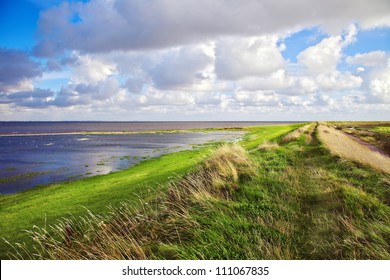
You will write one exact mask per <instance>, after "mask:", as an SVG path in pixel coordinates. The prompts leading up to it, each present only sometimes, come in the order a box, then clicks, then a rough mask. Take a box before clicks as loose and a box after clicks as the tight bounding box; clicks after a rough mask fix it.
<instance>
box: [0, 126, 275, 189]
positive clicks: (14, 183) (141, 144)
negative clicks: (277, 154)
mask: <svg viewBox="0 0 390 280" xmlns="http://www.w3.org/2000/svg"><path fill="white" fill-rule="evenodd" d="M266 124H275V122H273V123H269V122H0V135H1V136H0V193H1V194H10V193H16V192H19V191H22V190H26V189H29V188H33V187H35V186H37V185H40V184H48V183H54V182H60V181H67V180H74V179H77V178H82V177H87V176H93V175H96V174H106V173H109V172H112V171H118V170H122V169H125V168H128V167H130V166H132V165H134V164H136V163H138V162H140V161H141V160H143V159H146V158H151V157H156V156H160V155H162V154H165V153H169V152H173V151H179V150H184V149H191V148H193V146H194V145H197V144H203V143H206V142H209V141H220V140H234V139H237V138H239V137H240V136H241V132H223V131H212V132H208V133H203V132H180V133H158V134H152V133H139V134H117V135H115V134H105V135H104V134H100V135H99V134H91V135H88V134H66V133H80V132H87V133H88V132H92V131H93V132H96V131H101V132H108V131H112V132H118V131H119V132H121V131H141V130H174V129H191V128H210V127H222V128H227V127H245V126H255V125H256V126H257V125H266ZM64 133H65V134H64Z"/></svg>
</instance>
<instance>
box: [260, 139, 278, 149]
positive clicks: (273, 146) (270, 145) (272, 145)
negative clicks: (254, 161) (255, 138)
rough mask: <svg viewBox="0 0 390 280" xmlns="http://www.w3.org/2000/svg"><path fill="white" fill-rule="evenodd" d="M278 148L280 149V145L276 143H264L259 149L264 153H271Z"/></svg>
mask: <svg viewBox="0 0 390 280" xmlns="http://www.w3.org/2000/svg"><path fill="white" fill-rule="evenodd" d="M277 147H279V144H278V143H276V142H270V141H264V142H263V143H262V144H260V145H259V147H258V149H259V150H263V151H270V150H272V149H276V148H277Z"/></svg>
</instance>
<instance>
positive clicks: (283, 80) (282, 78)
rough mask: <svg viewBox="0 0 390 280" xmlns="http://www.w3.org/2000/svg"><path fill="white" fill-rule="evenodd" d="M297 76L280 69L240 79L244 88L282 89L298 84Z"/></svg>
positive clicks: (251, 89)
mask: <svg viewBox="0 0 390 280" xmlns="http://www.w3.org/2000/svg"><path fill="white" fill-rule="evenodd" d="M296 81H297V77H294V76H291V75H288V74H286V71H285V70H284V69H279V70H277V71H275V72H273V73H271V74H270V75H268V76H261V77H247V78H243V79H241V80H240V81H238V84H239V86H240V87H241V88H242V89H243V90H247V91H257V90H281V89H286V88H292V87H294V86H295V85H296Z"/></svg>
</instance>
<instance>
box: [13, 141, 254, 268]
mask: <svg viewBox="0 0 390 280" xmlns="http://www.w3.org/2000/svg"><path fill="white" fill-rule="evenodd" d="M254 172H255V167H254V164H253V162H252V161H251V160H250V159H249V157H248V155H247V153H246V151H245V150H244V149H243V148H242V147H241V146H239V145H238V144H233V145H227V144H226V145H223V146H221V147H219V148H218V149H217V150H216V151H215V152H214V153H213V155H212V156H211V157H210V158H209V159H207V160H206V161H205V162H204V164H203V165H201V166H200V167H199V168H198V169H197V170H196V171H195V172H192V173H190V174H188V175H187V176H185V177H184V178H182V179H181V180H178V181H177V182H174V183H171V184H170V186H169V191H168V193H161V194H157V197H159V199H156V200H155V201H154V202H153V203H149V204H148V203H144V202H142V203H141V204H137V205H131V204H126V203H124V204H122V205H121V207H117V208H111V212H110V214H109V215H104V216H101V215H96V214H93V213H91V212H89V213H88V215H87V216H85V217H73V218H68V219H63V220H62V221H61V222H59V223H58V224H56V225H52V226H50V227H49V228H36V229H35V230H33V231H30V234H31V236H32V238H33V240H34V242H35V246H34V248H33V249H31V248H29V249H26V248H25V247H24V246H23V245H21V244H17V245H16V246H15V249H16V253H15V254H14V255H12V258H22V256H24V255H27V256H28V257H29V258H31V259H56V260H59V259H77V260H80V259H88V260H94V259H105V260H110V259H153V258H167V259H175V258H177V256H176V255H175V254H176V253H175V252H173V251H172V250H171V249H169V246H165V245H164V244H181V243H182V242H187V241H189V240H191V239H193V238H194V236H192V234H193V232H194V231H195V230H194V229H196V227H197V226H198V224H197V222H196V221H195V220H194V219H193V218H192V217H191V215H190V213H189V211H190V209H191V205H192V203H193V201H194V200H195V201H198V202H199V201H201V202H202V201H205V202H206V203H207V201H209V200H210V199H230V198H231V196H232V194H233V192H234V191H237V190H238V188H239V182H240V180H242V179H244V178H247V177H250V176H252V175H253V174H254ZM21 251H24V252H23V254H21Z"/></svg>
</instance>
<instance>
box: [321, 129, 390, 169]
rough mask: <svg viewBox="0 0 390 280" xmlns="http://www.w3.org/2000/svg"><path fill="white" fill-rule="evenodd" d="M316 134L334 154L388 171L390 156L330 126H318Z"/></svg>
mask: <svg viewBox="0 0 390 280" xmlns="http://www.w3.org/2000/svg"><path fill="white" fill-rule="evenodd" d="M318 136H319V138H320V140H321V141H322V142H323V143H324V145H325V146H326V147H327V148H328V149H329V150H330V151H331V152H332V153H333V154H335V155H338V156H340V157H342V158H347V159H350V160H353V161H356V162H359V163H360V164H364V165H369V166H371V167H373V168H375V169H376V170H379V171H381V172H386V173H390V158H389V157H387V156H385V155H382V154H380V153H378V152H375V151H372V150H370V149H369V148H368V147H366V146H363V145H362V144H360V143H358V142H356V141H354V140H353V139H351V138H350V137H348V136H347V135H345V134H344V133H342V132H340V131H337V130H336V129H334V128H332V127H327V126H324V125H319V126H318Z"/></svg>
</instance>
